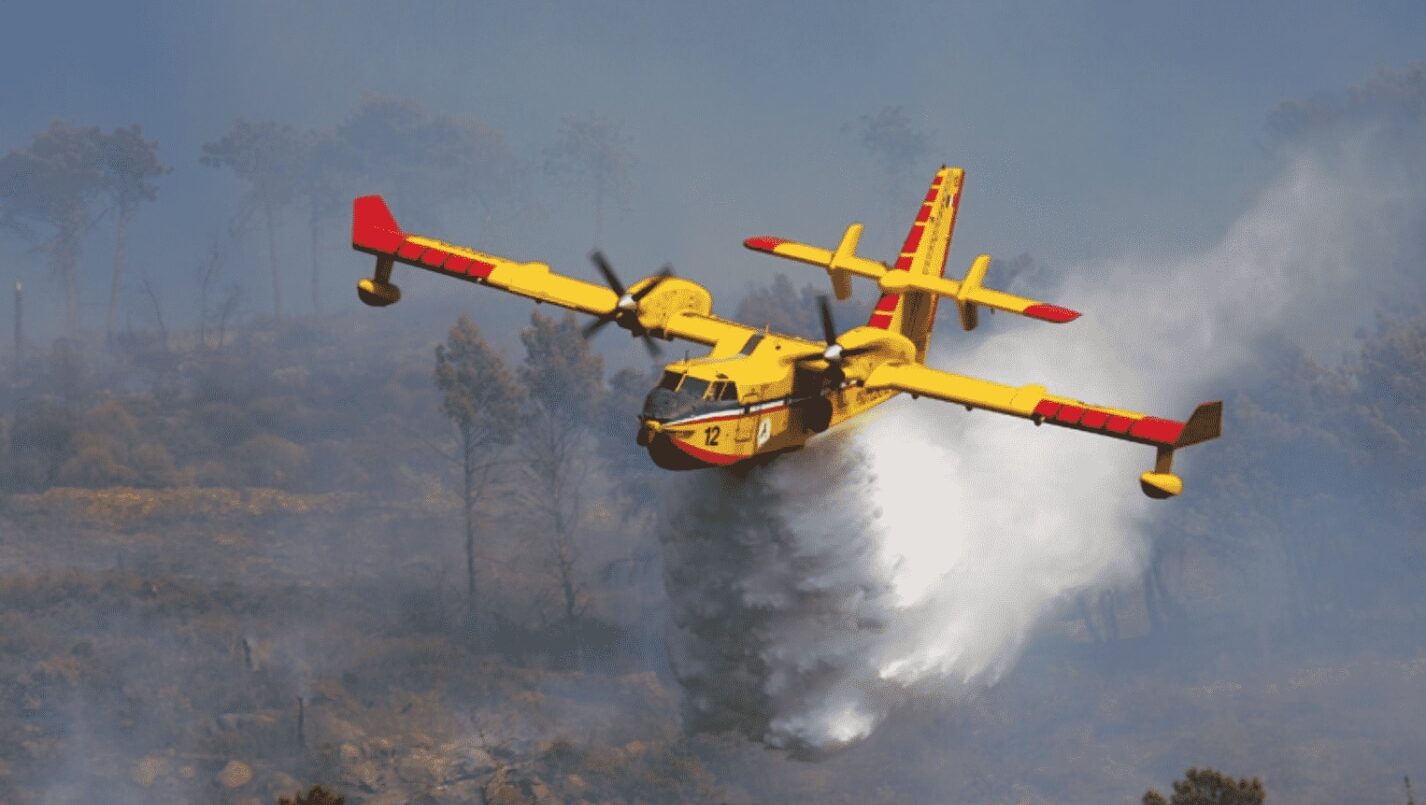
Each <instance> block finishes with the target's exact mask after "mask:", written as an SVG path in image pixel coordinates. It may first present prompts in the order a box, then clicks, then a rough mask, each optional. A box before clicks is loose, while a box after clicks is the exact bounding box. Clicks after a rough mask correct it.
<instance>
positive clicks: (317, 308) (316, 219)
mask: <svg viewBox="0 0 1426 805" xmlns="http://www.w3.org/2000/svg"><path fill="white" fill-rule="evenodd" d="M321 222H322V219H321V217H320V216H318V215H317V202H315V201H313V202H312V220H311V224H312V312H314V313H318V314H320V313H321V312H322V293H321V290H322V289H321V281H320V279H319V278H318V277H319V271H318V259H317V249H318V245H319V244H320V243H321V242H322V239H321V236H320V229H321Z"/></svg>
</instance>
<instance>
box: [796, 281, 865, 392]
mask: <svg viewBox="0 0 1426 805" xmlns="http://www.w3.org/2000/svg"><path fill="white" fill-rule="evenodd" d="M817 307H818V309H819V312H820V313H821V314H822V335H823V337H824V340H825V341H826V343H827V347H826V348H825V349H823V350H822V352H821V353H820V354H817V355H804V356H803V357H801V358H796V359H794V361H793V363H807V362H811V361H826V363H827V370H826V372H824V373H823V374H824V376H825V377H826V378H827V379H828V380H829V381H831V382H832V384H833V385H841V383H842V381H843V380H846V379H847V374H846V372H843V371H842V362H843V361H845V360H846V359H847V358H850V357H852V356H853V355H860V354H862V353H863V352H871V351H872V350H874V349H876V346H877V345H876V344H864V345H862V346H859V347H844V346H842V345H841V344H838V343H837V325H836V324H835V323H833V321H832V305H831V303H830V302H828V301H827V297H826V296H819V297H817Z"/></svg>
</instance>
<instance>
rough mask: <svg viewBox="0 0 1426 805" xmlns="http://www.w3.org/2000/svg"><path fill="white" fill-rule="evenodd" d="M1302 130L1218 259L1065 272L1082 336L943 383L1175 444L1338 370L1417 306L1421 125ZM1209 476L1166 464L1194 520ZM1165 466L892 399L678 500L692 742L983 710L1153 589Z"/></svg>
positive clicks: (963, 345)
mask: <svg viewBox="0 0 1426 805" xmlns="http://www.w3.org/2000/svg"><path fill="white" fill-rule="evenodd" d="M1421 73H1422V71H1421V70H1416V71H1415V72H1414V73H1411V72H1409V71H1408V74H1407V79H1409V80H1407V79H1403V80H1405V81H1406V84H1409V85H1411V86H1413V87H1414V88H1415V89H1414V91H1413V93H1414V94H1413V93H1406V95H1409V96H1410V97H1426V92H1423V91H1422V89H1423V87H1426V80H1421ZM1412 76H1414V77H1415V78H1412ZM1373 81H1374V82H1377V84H1378V85H1381V86H1386V87H1387V88H1388V89H1392V88H1396V89H1399V87H1400V86H1401V85H1402V81H1383V80H1382V79H1381V77H1378V78H1377V79H1373ZM1413 81H1414V83H1412V82H1413ZM1371 86H1372V84H1370V83H1369V84H1368V85H1366V87H1367V89H1365V90H1362V89H1359V90H1354V91H1353V94H1352V95H1351V96H1350V98H1351V102H1350V103H1344V104H1342V108H1343V109H1346V111H1347V112H1351V111H1353V110H1357V109H1359V108H1360V107H1361V103H1360V96H1361V93H1363V92H1367V91H1369V90H1370V88H1371ZM1393 91H1395V90H1393ZM1398 94H1401V93H1398ZM1416 106H1420V104H1416ZM1391 108H1392V109H1397V108H1398V107H1397V106H1392V107H1391ZM1412 108H1414V107H1412ZM1317 111H1319V112H1320V109H1318V110H1317ZM1337 111H1341V110H1340V109H1339V110H1337ZM1344 114H1345V112H1344ZM1309 117H1311V119H1314V120H1316V119H1323V120H1328V122H1327V123H1323V124H1322V126H1323V127H1324V128H1320V129H1317V130H1310V129H1311V127H1310V126H1307V125H1306V124H1303V123H1302V122H1301V120H1302V119H1304V118H1303V116H1302V115H1298V116H1297V117H1293V118H1292V119H1293V120H1294V121H1297V123H1295V125H1297V126H1298V127H1299V129H1301V128H1303V127H1306V128H1307V129H1309V131H1308V134H1307V135H1303V134H1302V132H1301V131H1300V130H1299V131H1294V132H1292V136H1291V137H1288V138H1286V139H1283V140H1281V141H1279V142H1278V143H1277V147H1276V151H1275V152H1274V155H1273V158H1274V159H1276V160H1278V162H1279V164H1280V165H1281V166H1282V167H1281V170H1280V173H1279V175H1278V176H1277V177H1276V178H1275V179H1274V180H1273V181H1271V182H1270V183H1269V184H1268V185H1267V186H1266V187H1265V188H1263V189H1262V190H1261V192H1260V193H1259V194H1258V195H1257V197H1256V199H1255V200H1254V201H1253V202H1252V203H1250V204H1249V205H1248V206H1247V208H1246V209H1245V210H1244V211H1243V213H1242V214H1241V215H1240V216H1239V217H1238V219H1237V220H1236V221H1235V222H1234V223H1233V224H1232V225H1231V226H1230V227H1229V229H1228V231H1227V232H1226V233H1225V235H1224V236H1223V238H1222V239H1221V241H1220V242H1219V243H1218V244H1217V245H1216V246H1214V247H1212V248H1210V249H1208V250H1207V251H1205V252H1202V253H1198V254H1192V255H1187V256H1183V257H1176V258H1152V259H1142V258H1124V259H1122V260H1120V261H1118V262H1116V263H1114V264H1110V265H1106V266H1077V267H1074V269H1073V270H1071V271H1069V272H1068V273H1067V274H1066V275H1065V279H1064V281H1063V282H1061V283H1060V284H1059V287H1052V288H1039V289H1034V290H1033V292H1034V293H1036V294H1037V295H1039V296H1041V297H1042V298H1047V299H1049V300H1050V301H1053V302H1057V303H1060V304H1064V305H1067V306H1070V307H1073V308H1076V309H1078V310H1081V311H1083V312H1084V314H1085V315H1084V317H1083V318H1082V319H1080V320H1078V321H1076V322H1074V323H1072V324H1069V325H1066V326H1064V327H1062V328H1061V327H1054V326H1047V325H1042V324H1038V323H1035V322H1024V321H1017V320H1009V317H997V319H996V320H992V321H991V322H989V324H990V326H988V327H984V326H983V330H982V331H977V332H975V333H972V334H969V335H964V334H961V333H958V332H955V331H953V330H952V329H951V327H950V326H947V325H944V324H943V325H942V327H941V329H939V330H938V332H937V338H936V341H937V342H938V343H939V346H938V347H933V350H932V355H931V358H930V361H929V363H930V364H931V365H932V366H935V367H937V368H940V369H944V370H948V371H955V372H963V373H967V374H973V375H977V376H982V377H987V378H992V379H997V380H1000V381H1001V382H1006V383H1012V384H1021V383H1030V382H1039V383H1044V384H1045V385H1046V386H1048V387H1049V389H1050V391H1051V392H1053V393H1059V394H1063V395H1066V396H1071V397H1078V398H1080V399H1084V400H1086V401H1089V402H1094V403H1100V404H1105V405H1111V406H1115V407H1123V408H1130V409H1136V410H1141V411H1145V412H1148V413H1152V414H1156V415H1159V416H1166V417H1172V418H1178V419H1182V418H1184V417H1186V416H1187V414H1188V412H1189V411H1190V410H1191V409H1192V406H1193V405H1194V404H1195V403H1197V402H1199V401H1200V400H1204V399H1216V398H1223V399H1226V400H1228V401H1229V405H1230V406H1231V404H1232V399H1233V396H1234V389H1235V378H1245V377H1248V376H1250V375H1251V374H1252V373H1253V372H1254V371H1255V369H1256V368H1258V367H1257V363H1256V362H1257V361H1260V360H1263V359H1264V357H1262V356H1266V355H1267V354H1268V352H1267V351H1266V350H1265V349H1264V346H1263V345H1264V343H1265V341H1266V340H1267V339H1275V340H1279V341H1280V340H1284V339H1285V340H1287V341H1290V342H1295V343H1297V344H1299V345H1301V346H1303V347H1304V348H1306V349H1308V350H1309V351H1314V352H1319V353H1330V352H1332V351H1333V350H1339V351H1340V350H1343V349H1345V348H1346V347H1347V346H1348V344H1347V341H1348V338H1349V334H1350V333H1351V332H1352V331H1353V329H1354V328H1355V327H1357V326H1359V325H1360V324H1361V323H1363V322H1364V320H1366V319H1367V318H1368V317H1369V316H1370V314H1371V312H1372V311H1373V310H1375V309H1377V307H1378V306H1379V305H1380V304H1381V303H1382V300H1383V298H1384V297H1385V296H1386V295H1397V296H1398V298H1400V295H1401V294H1410V295H1411V296H1412V297H1413V298H1419V295H1420V294H1419V291H1413V290H1411V289H1412V288H1413V287H1414V286H1413V284H1412V283H1411V279H1410V278H1411V271H1412V269H1413V267H1414V266H1419V265H1420V264H1422V262H1423V257H1426V238H1423V235H1422V233H1423V232H1426V227H1423V223H1426V203H1423V202H1424V201H1426V196H1424V195H1423V193H1422V190H1421V187H1422V184H1421V182H1420V181H1419V180H1420V178H1421V175H1422V173H1423V168H1424V167H1426V159H1423V149H1422V147H1421V146H1420V145H1419V144H1418V145H1415V146H1403V143H1410V142H1417V140H1416V139H1412V138H1409V137H1403V136H1402V127H1403V126H1406V127H1413V128H1414V130H1415V131H1417V132H1421V131H1422V129H1423V127H1422V125H1421V122H1422V115H1421V114H1420V113H1419V110H1418V112H1417V113H1415V114H1393V115H1384V114H1376V115H1375V116H1374V117H1371V118H1370V119H1369V120H1366V121H1361V120H1357V119H1353V120H1354V122H1353V123H1352V125H1347V124H1346V123H1344V122H1343V120H1342V115H1336V116H1330V115H1321V114H1319V115H1316V116H1315V117H1312V116H1309ZM1349 117H1350V116H1349ZM1419 139H1420V140H1422V141H1426V138H1419ZM962 257H965V256H964V255H962ZM987 282H988V284H990V285H995V284H996V283H995V279H994V277H993V276H992V277H989V278H987ZM1026 290H1027V291H1028V290H1029V289H1026ZM982 318H986V317H982ZM951 321H952V322H953V319H952V320H951ZM1230 421H1231V411H1230ZM1225 438H1227V439H1231V438H1233V434H1232V433H1231V431H1229V432H1228V433H1226V434H1225ZM1213 452H1214V447H1213V445H1212V444H1209V445H1207V446H1204V447H1198V448H1194V449H1193V450H1189V451H1185V453H1184V454H1182V455H1180V456H1179V457H1178V458H1177V459H1176V463H1175V469H1176V470H1177V471H1178V472H1180V474H1182V475H1183V477H1184V479H1185V486H1186V491H1185V494H1187V495H1192V494H1194V487H1195V486H1196V485H1202V484H1206V482H1207V481H1208V479H1209V478H1210V477H1211V476H1212V474H1213ZM1152 458H1153V456H1152V451H1149V450H1148V449H1147V448H1143V447H1139V446H1135V445H1126V444H1124V443H1119V442H1114V441H1112V440H1108V439H1100V438H1094V437H1091V436H1087V435H1085V434H1081V433H1075V432H1072V431H1065V430H1062V429H1058V428H1053V427H1040V428H1036V427H1034V426H1033V425H1032V424H1030V423H1028V422H1026V421H1023V420H1016V419H1012V418H1009V417H1003V416H998V415H995V414H991V413H986V412H974V413H967V412H966V411H965V410H964V409H961V408H958V407H955V406H951V405H946V404H943V403H939V402H935V401H931V400H920V401H911V400H906V399H900V400H896V401H893V402H891V403H889V404H887V405H886V406H884V408H883V412H882V413H881V415H879V416H873V417H872V421H871V422H869V423H866V424H863V425H859V426H857V425H854V426H852V428H851V429H849V430H845V431H844V432H842V433H838V434H832V435H829V436H824V437H822V438H821V439H820V440H814V442H813V443H812V445H811V446H809V448H808V449H806V450H805V451H802V452H801V453H798V454H794V455H790V456H787V457H784V458H782V459H779V460H778V461H776V462H774V463H773V464H772V465H770V466H768V467H766V468H761V469H758V470H754V471H752V472H751V473H749V474H748V475H747V476H746V477H744V478H739V477H736V476H732V475H727V474H715V473H703V474H697V475H696V476H695V477H690V478H688V479H686V481H685V485H684V487H683V490H682V495H681V497H680V498H679V499H677V500H675V501H674V502H673V504H672V505H671V506H670V511H669V514H668V516H667V517H666V522H665V529H664V531H665V537H664V540H665V549H666V550H665V554H666V555H665V562H666V568H667V569H666V574H667V581H668V589H669V593H670V597H671V599H672V602H673V609H674V613H675V625H676V629H675V634H674V637H673V641H672V656H673V660H674V667H675V670H676V671H677V673H678V674H679V676H680V678H681V679H682V681H683V683H684V686H685V689H686V691H687V697H686V711H687V713H686V715H687V720H688V724H689V726H690V727H691V728H693V729H718V730H725V729H734V730H738V731H740V732H742V733H744V734H746V735H748V736H749V737H751V738H754V739H757V740H761V741H763V742H765V743H766V744H768V745H771V746H776V747H783V748H788V749H792V750H795V751H799V752H802V753H807V754H816V753H819V752H825V751H828V750H834V749H837V748H840V747H843V746H846V745H849V744H851V743H854V742H856V741H858V740H860V739H862V738H865V737H866V736H868V735H869V734H871V732H872V731H873V730H874V729H875V728H876V726H877V724H878V723H880V721H881V720H883V719H884V718H886V717H887V715H888V714H889V713H890V712H892V710H893V709H894V708H895V707H896V706H898V704H899V703H904V702H907V701H912V700H915V699H917V698H920V697H933V698H935V699H937V700H942V701H944V700H946V699H954V697H956V696H958V695H964V694H965V693H966V692H968V691H972V690H974V689H976V688H978V687H982V686H986V685H991V684H994V683H995V682H996V681H997V680H999V679H1000V678H1002V677H1003V676H1004V675H1005V674H1006V673H1007V672H1008V671H1009V670H1010V668H1011V667H1012V666H1013V665H1014V663H1015V660H1016V658H1017V657H1018V656H1019V654H1020V653H1021V651H1022V650H1023V649H1024V647H1025V645H1026V644H1027V642H1028V641H1029V640H1030V639H1032V638H1033V636H1034V635H1035V633H1036V630H1037V629H1039V628H1042V627H1043V626H1044V624H1045V623H1046V622H1047V620H1048V619H1049V618H1051V617H1052V616H1054V615H1056V614H1058V613H1060V612H1062V611H1063V609H1064V607H1065V606H1066V604H1067V603H1069V602H1072V601H1074V600H1075V599H1076V597H1077V596H1079V595H1081V594H1084V593H1086V592H1092V591H1096V590H1101V589H1106V588H1112V587H1115V586H1122V585H1125V584H1127V583H1130V582H1131V581H1132V580H1133V579H1135V578H1136V577H1137V575H1138V574H1139V573H1140V571H1141V570H1142V568H1143V567H1144V565H1145V562H1146V561H1147V559H1148V558H1149V556H1150V552H1151V549H1152V545H1151V541H1150V538H1151V534H1152V532H1153V524H1154V523H1155V522H1156V521H1157V520H1159V519H1160V518H1165V517H1172V516H1173V514H1174V509H1175V505H1176V503H1175V501H1167V502H1156V501H1150V500H1148V499H1146V498H1144V497H1143V496H1142V495H1141V494H1140V493H1139V490H1138V485H1137V474H1138V473H1139V472H1140V471H1142V470H1144V469H1148V468H1149V466H1150V465H1151V463H1152Z"/></svg>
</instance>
